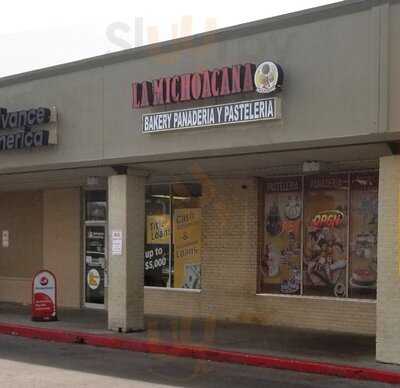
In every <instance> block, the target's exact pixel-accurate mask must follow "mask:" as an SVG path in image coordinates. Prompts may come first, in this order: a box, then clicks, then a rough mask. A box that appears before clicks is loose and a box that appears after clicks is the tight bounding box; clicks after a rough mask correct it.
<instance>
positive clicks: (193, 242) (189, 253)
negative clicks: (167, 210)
mask: <svg viewBox="0 0 400 388" xmlns="http://www.w3.org/2000/svg"><path fill="white" fill-rule="evenodd" d="M173 214H174V216H173V231H174V232H173V242H174V288H190V289H200V279H201V273H200V269H201V209H200V208H182V209H175V210H174V213H173Z"/></svg>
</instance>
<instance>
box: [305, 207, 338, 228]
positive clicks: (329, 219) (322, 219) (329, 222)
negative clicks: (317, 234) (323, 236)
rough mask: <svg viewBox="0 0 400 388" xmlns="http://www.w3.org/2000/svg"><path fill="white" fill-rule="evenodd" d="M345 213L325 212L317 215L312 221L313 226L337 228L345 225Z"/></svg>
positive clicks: (336, 211)
mask: <svg viewBox="0 0 400 388" xmlns="http://www.w3.org/2000/svg"><path fill="white" fill-rule="evenodd" d="M343 220H344V213H343V212H341V211H340V210H325V211H323V212H319V213H317V214H316V215H315V216H314V217H313V219H312V221H311V225H312V226H314V227H315V228H318V229H319V228H324V227H328V228H336V227H338V226H339V225H341V224H342V223H343Z"/></svg>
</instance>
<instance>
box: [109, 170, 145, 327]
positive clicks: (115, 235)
mask: <svg viewBox="0 0 400 388" xmlns="http://www.w3.org/2000/svg"><path fill="white" fill-rule="evenodd" d="M144 184H145V177H144V176H138V175H134V174H133V173H131V172H129V171H128V174H126V175H113V176H110V177H109V179H108V189H109V191H108V192H109V198H108V201H109V231H108V232H109V263H108V270H109V289H108V328H109V329H110V330H113V331H121V332H129V331H134V330H142V329H143V328H144V322H143V310H144V307H143V303H144V290H143V276H144V275H143V257H144V217H145V215H144V209H145V186H144ZM120 236H122V245H121V246H120V244H119V237H120Z"/></svg>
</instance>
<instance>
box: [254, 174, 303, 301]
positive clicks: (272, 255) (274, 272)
mask: <svg viewBox="0 0 400 388" xmlns="http://www.w3.org/2000/svg"><path fill="white" fill-rule="evenodd" d="M301 206H302V189H301V178H299V177H295V178H282V179H271V180H268V181H267V182H266V183H265V207H264V212H265V214H264V247H263V255H262V257H261V260H260V265H259V272H258V273H259V292H264V293H281V294H299V293H300V281H301V272H300V269H301V268H300V249H301V217H302V208H301Z"/></svg>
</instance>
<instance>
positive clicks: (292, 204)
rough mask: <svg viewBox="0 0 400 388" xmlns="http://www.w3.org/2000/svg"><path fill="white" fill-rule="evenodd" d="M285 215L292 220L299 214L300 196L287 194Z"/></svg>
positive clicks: (298, 216)
mask: <svg viewBox="0 0 400 388" xmlns="http://www.w3.org/2000/svg"><path fill="white" fill-rule="evenodd" d="M285 216H286V218H287V219H288V220H291V221H294V220H297V219H298V218H300V216H301V205H300V198H299V197H297V196H289V198H288V202H287V204H286V206H285Z"/></svg>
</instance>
